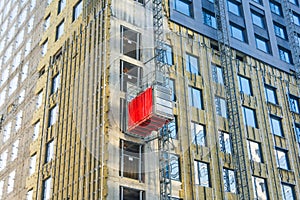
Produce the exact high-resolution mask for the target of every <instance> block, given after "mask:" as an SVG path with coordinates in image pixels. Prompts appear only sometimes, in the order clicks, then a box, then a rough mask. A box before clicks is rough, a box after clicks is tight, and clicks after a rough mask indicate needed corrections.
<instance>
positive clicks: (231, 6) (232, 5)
mask: <svg viewBox="0 0 300 200" xmlns="http://www.w3.org/2000/svg"><path fill="white" fill-rule="evenodd" d="M227 2H228V11H229V12H231V13H233V14H235V15H237V16H241V11H240V7H239V5H238V4H237V3H236V2H233V1H227Z"/></svg>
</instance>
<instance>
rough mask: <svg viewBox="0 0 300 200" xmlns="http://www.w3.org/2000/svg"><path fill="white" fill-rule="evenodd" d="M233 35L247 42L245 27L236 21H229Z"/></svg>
mask: <svg viewBox="0 0 300 200" xmlns="http://www.w3.org/2000/svg"><path fill="white" fill-rule="evenodd" d="M229 25H230V32H231V37H232V38H234V39H237V40H239V41H242V42H246V37H245V29H244V28H243V27H240V26H238V25H236V24H234V23H229Z"/></svg>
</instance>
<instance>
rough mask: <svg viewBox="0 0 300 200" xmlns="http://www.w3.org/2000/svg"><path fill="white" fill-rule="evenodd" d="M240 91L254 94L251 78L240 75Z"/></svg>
mask: <svg viewBox="0 0 300 200" xmlns="http://www.w3.org/2000/svg"><path fill="white" fill-rule="evenodd" d="M238 80H239V87H240V92H241V93H243V94H247V95H250V96H252V87H251V81H250V79H249V78H246V77H243V76H238Z"/></svg>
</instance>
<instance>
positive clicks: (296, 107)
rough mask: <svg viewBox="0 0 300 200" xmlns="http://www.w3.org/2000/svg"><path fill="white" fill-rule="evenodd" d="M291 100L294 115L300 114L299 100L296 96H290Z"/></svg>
mask: <svg viewBox="0 0 300 200" xmlns="http://www.w3.org/2000/svg"><path fill="white" fill-rule="evenodd" d="M289 100H290V109H291V111H292V112H294V113H298V114H299V113H300V112H299V111H300V109H299V98H298V97H296V96H294V95H289Z"/></svg>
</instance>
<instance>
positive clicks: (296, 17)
mask: <svg viewBox="0 0 300 200" xmlns="http://www.w3.org/2000/svg"><path fill="white" fill-rule="evenodd" d="M293 21H294V23H295V24H296V25H298V26H300V16H299V15H298V14H296V13H293Z"/></svg>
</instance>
